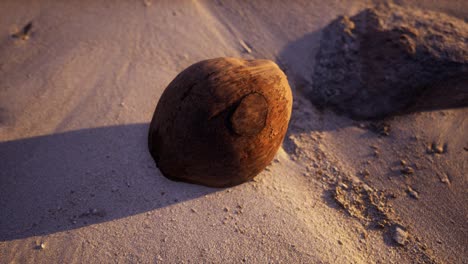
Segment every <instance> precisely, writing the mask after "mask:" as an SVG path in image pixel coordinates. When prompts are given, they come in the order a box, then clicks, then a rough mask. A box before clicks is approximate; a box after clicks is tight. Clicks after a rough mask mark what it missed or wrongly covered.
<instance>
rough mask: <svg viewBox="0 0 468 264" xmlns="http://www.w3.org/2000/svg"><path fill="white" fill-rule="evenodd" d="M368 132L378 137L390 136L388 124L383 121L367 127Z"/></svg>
mask: <svg viewBox="0 0 468 264" xmlns="http://www.w3.org/2000/svg"><path fill="white" fill-rule="evenodd" d="M369 129H370V131H372V132H374V133H376V134H378V135H380V136H385V137H386V136H389V135H390V124H389V123H387V122H384V121H376V122H372V123H371V124H370V125H369Z"/></svg>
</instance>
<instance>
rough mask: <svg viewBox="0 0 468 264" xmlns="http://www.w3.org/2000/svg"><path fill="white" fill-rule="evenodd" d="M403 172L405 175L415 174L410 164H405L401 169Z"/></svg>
mask: <svg viewBox="0 0 468 264" xmlns="http://www.w3.org/2000/svg"><path fill="white" fill-rule="evenodd" d="M400 172H401V173H403V174H405V175H411V174H414V169H413V168H412V167H410V166H404V167H403V168H402V169H401V170H400Z"/></svg>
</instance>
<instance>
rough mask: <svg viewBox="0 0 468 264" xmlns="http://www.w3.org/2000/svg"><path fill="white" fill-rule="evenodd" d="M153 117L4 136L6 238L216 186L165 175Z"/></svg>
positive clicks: (0, 204) (0, 146)
mask: <svg viewBox="0 0 468 264" xmlns="http://www.w3.org/2000/svg"><path fill="white" fill-rule="evenodd" d="M148 125H149V124H131V125H119V126H109V127H99V128H91V129H81V130H76V131H70V132H65V133H59V134H51V135H45V136H38V137H32V138H25V139H18V140H13V141H7V142H1V143H0V160H1V164H0V208H1V213H0V241H9V240H14V239H20V238H26V237H31V236H40V235H47V234H52V233H56V232H61V231H66V230H71V229H76V228H80V227H83V226H88V225H92V224H96V223H101V222H106V221H112V220H114V219H120V218H123V217H127V216H131V215H136V214H140V213H143V212H147V211H152V210H158V209H160V208H163V207H166V206H170V205H171V204H175V203H181V202H184V201H187V200H191V199H196V198H197V197H201V196H204V195H206V194H209V193H212V192H216V191H218V190H220V189H213V188H208V187H203V186H198V185H192V184H186V183H180V182H173V181H170V180H168V179H166V178H165V177H163V176H162V175H161V173H160V172H159V170H158V169H157V168H156V166H155V164H154V162H153V160H152V158H151V156H150V154H149V152H148V149H147V131H148Z"/></svg>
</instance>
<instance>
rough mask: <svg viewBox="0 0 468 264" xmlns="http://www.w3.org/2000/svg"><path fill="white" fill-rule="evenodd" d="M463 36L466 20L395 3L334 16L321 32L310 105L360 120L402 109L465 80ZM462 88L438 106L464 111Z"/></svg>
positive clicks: (467, 45)
mask: <svg viewBox="0 0 468 264" xmlns="http://www.w3.org/2000/svg"><path fill="white" fill-rule="evenodd" d="M467 37H468V27H466V24H465V22H464V21H463V20H459V19H457V18H454V17H450V16H448V15H445V14H441V13H436V12H423V11H420V10H417V9H411V8H403V7H400V6H397V5H393V4H386V5H382V6H379V7H377V8H371V9H366V10H364V11H362V12H360V13H358V14H357V15H355V16H353V17H347V16H342V17H339V18H337V19H336V20H334V21H333V22H332V23H330V24H329V25H328V26H327V27H326V28H325V29H324V31H323V35H322V40H321V45H320V49H319V52H318V54H317V57H316V66H315V69H314V73H313V78H312V79H313V80H314V82H313V85H312V87H311V89H310V91H308V95H309V98H310V99H311V100H312V102H313V103H314V104H316V105H318V106H320V107H327V106H329V107H332V108H333V109H335V110H336V111H338V112H342V113H346V114H349V115H350V116H351V117H353V118H358V119H370V118H380V117H383V116H386V115H389V114H392V113H396V112H398V111H401V110H404V109H405V108H407V107H409V106H410V104H411V103H413V102H414V101H415V100H416V98H419V97H420V96H421V95H422V94H423V93H426V92H429V90H436V89H438V88H437V86H431V84H433V83H436V82H438V81H443V80H448V79H453V78H458V77H461V76H466V75H467V74H468V42H467V41H466V39H467ZM466 89H467V88H462V89H460V90H458V89H456V90H454V91H450V92H452V93H456V94H455V95H454V96H440V98H437V100H439V101H441V102H440V104H450V103H453V102H445V101H444V102H442V101H443V100H449V99H447V98H459V97H462V100H461V101H459V102H461V104H462V105H460V106H464V105H466V104H467V102H468V98H466V96H467V95H466V94H467V93H466ZM452 101H453V100H452Z"/></svg>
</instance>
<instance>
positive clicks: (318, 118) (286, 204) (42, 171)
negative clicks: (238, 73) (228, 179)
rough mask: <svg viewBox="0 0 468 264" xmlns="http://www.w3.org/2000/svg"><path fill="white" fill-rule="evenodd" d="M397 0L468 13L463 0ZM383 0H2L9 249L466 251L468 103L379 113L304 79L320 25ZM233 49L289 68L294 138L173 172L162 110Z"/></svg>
mask: <svg viewBox="0 0 468 264" xmlns="http://www.w3.org/2000/svg"><path fill="white" fill-rule="evenodd" d="M397 3H399V4H402V5H404V6H418V7H420V8H423V9H430V10H434V11H439V12H445V13H448V14H450V15H453V16H456V17H458V18H461V19H465V20H466V19H467V18H468V12H467V11H466V10H468V8H466V2H464V1H455V0H454V1H450V2H445V1H444V2H443V3H442V2H440V3H439V2H434V1H429V0H427V1H397ZM372 4H373V2H371V1H367V2H366V1H351V0H350V1H315V0H313V1H300V0H298V1H273V2H271V1H251V3H248V2H234V1H224V2H214V1H213V2H204V1H201V2H200V1H150V0H146V1H99V2H97V1H66V2H63V3H61V2H59V1H1V3H0V14H1V16H0V160H1V162H0V263H239V262H246V263H415V262H416V263H417V262H422V263H424V262H436V263H463V261H466V259H467V258H468V255H467V252H468V251H467V250H468V240H467V238H468V230H467V229H468V226H467V224H466V223H467V216H468V203H467V202H468V201H467V197H468V193H467V190H468V184H467V175H466V172H467V171H468V165H467V160H468V159H467V155H468V152H467V149H468V138H467V137H466V133H467V131H468V118H467V115H468V109H466V108H458V109H437V110H432V111H426V112H416V113H412V114H409V115H404V116H397V117H394V118H392V119H389V120H386V121H385V124H379V123H376V122H356V121H353V120H351V119H348V118H346V117H343V116H338V115H336V114H334V113H332V112H329V111H327V110H325V111H319V110H317V109H315V108H314V107H313V106H312V105H311V104H310V103H309V102H308V101H307V100H306V99H304V97H303V96H302V95H301V90H302V89H303V87H304V85H307V84H308V83H310V82H312V81H313V80H311V79H310V78H311V76H312V74H311V73H312V69H313V64H314V56H315V53H316V51H317V49H318V45H319V40H320V31H321V29H322V28H323V27H324V26H325V25H327V23H329V22H330V21H331V20H332V19H334V18H335V17H336V16H338V15H342V14H347V15H353V14H355V13H357V12H359V11H360V10H362V9H363V8H365V7H367V6H370V5H372ZM31 21H32V27H31V30H30V31H29V32H28V33H27V37H16V38H14V37H12V35H15V34H16V35H17V36H18V33H21V32H22V30H23V28H24V27H25V26H26V25H27V24H28V23H29V22H31ZM20 35H21V34H20ZM220 56H232V57H243V58H266V59H271V60H274V61H276V62H277V63H278V64H279V65H280V66H281V67H282V69H283V70H284V71H285V72H286V74H287V75H288V78H289V81H290V85H291V87H292V88H293V92H294V99H295V103H294V106H293V116H292V120H291V123H290V128H289V131H288V134H287V136H286V140H285V142H284V143H283V147H282V148H281V149H280V151H279V152H278V154H277V156H276V158H275V160H274V161H273V162H272V164H271V165H270V166H268V167H267V169H265V170H264V171H263V172H262V173H261V174H260V175H259V176H258V177H256V178H255V179H254V180H253V181H251V182H248V183H245V184H242V185H239V186H236V187H233V188H227V189H216V188H208V187H202V186H198V185H192V184H186V183H177V182H172V181H170V180H168V179H166V178H164V177H162V175H161V173H160V172H159V171H158V169H157V168H156V167H155V165H154V162H153V161H152V159H151V157H150V155H149V152H148V150H147V147H146V146H147V144H146V136H147V130H148V126H149V122H150V120H151V115H152V113H153V111H154V108H155V106H156V103H157V101H158V98H159V97H160V95H161V94H162V91H163V90H164V88H165V87H166V86H167V84H168V83H169V82H170V81H171V80H172V79H173V78H174V77H175V76H176V75H177V74H178V73H179V72H180V71H181V70H183V69H184V68H186V67H188V66H189V65H191V64H193V63H195V62H197V61H200V60H204V59H208V58H215V57H220ZM439 85H446V86H447V85H454V84H450V83H441V84H439ZM373 128H378V129H373ZM376 130H377V132H379V131H380V132H382V131H384V132H385V131H387V132H388V134H389V135H388V136H386V135H382V134H386V133H380V134H379V133H376V132H375V131H376ZM432 143H434V146H435V149H437V148H441V149H442V151H441V152H442V153H432V152H433V151H431V145H432ZM428 148H429V149H428ZM436 152H440V151H436ZM408 166H409V167H411V170H413V173H412V174H408V171H410V170H407V169H406V167H408ZM397 227H398V229H399V231H397V232H395V230H396V229H397ZM395 239H396V240H397V241H400V242H402V241H403V242H402V244H403V245H400V244H398V243H397V241H395Z"/></svg>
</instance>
